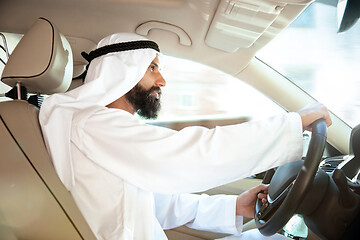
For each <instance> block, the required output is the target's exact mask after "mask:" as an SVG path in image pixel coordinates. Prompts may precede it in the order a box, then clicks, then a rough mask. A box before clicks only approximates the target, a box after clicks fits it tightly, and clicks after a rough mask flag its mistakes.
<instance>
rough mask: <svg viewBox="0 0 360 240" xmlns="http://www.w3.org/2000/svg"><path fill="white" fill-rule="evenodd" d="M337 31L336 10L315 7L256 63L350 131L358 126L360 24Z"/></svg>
mask: <svg viewBox="0 0 360 240" xmlns="http://www.w3.org/2000/svg"><path fill="white" fill-rule="evenodd" d="M337 30H338V29H337V11H336V7H334V6H330V5H325V4H322V3H318V2H315V3H313V4H311V5H310V6H309V7H308V8H307V9H306V10H305V11H304V12H303V13H302V14H301V15H300V16H299V18H298V19H297V20H295V21H294V22H293V23H292V24H291V25H290V26H289V27H288V28H287V29H285V30H284V31H283V32H282V33H281V34H280V35H279V36H277V37H276V38H275V39H273V41H271V42H270V43H269V44H268V45H267V46H266V47H265V48H264V49H262V50H261V51H260V52H259V53H258V54H257V57H258V58H259V59H261V60H262V61H264V62H266V63H268V64H269V65H270V66H272V67H274V68H275V69H277V70H278V71H279V72H281V73H282V74H283V75H285V76H286V77H287V78H289V79H290V80H291V81H293V82H294V83H295V84H297V85H298V86H299V87H301V88H302V89H304V90H305V91H306V92H308V93H309V94H310V95H312V96H313V97H314V98H315V99H316V100H317V101H319V102H322V103H324V104H325V105H326V106H327V107H328V108H329V109H330V110H331V111H332V112H333V113H334V114H336V115H337V116H339V117H340V118H342V119H343V120H344V121H345V122H346V123H347V124H349V125H350V126H352V127H354V126H355V125H357V124H359V123H360V94H359V90H360V23H357V24H356V25H355V26H353V27H352V28H351V29H350V30H348V31H346V32H344V33H337Z"/></svg>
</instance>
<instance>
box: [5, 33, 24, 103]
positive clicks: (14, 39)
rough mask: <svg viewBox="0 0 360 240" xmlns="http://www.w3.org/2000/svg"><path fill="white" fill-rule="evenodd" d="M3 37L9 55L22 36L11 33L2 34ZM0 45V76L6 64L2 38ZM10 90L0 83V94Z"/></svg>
mask: <svg viewBox="0 0 360 240" xmlns="http://www.w3.org/2000/svg"><path fill="white" fill-rule="evenodd" d="M2 34H3V36H4V37H5V39H6V40H5V41H6V43H7V44H6V45H7V48H8V51H9V53H10V54H11V53H12V51H13V50H14V48H15V47H16V45H17V44H18V42H19V41H20V39H21V37H22V35H20V34H13V33H4V32H2ZM0 45H1V48H0V58H1V61H0V75H1V73H2V71H3V69H4V66H5V65H4V63H6V62H7V55H6V53H5V49H6V47H5V43H4V41H3V38H2V37H1V36H0ZM10 89H11V88H10V87H9V86H7V85H6V84H4V83H2V82H0V94H2V93H5V92H7V91H9V90H10ZM1 100H4V98H2V97H1V98H0V101H1Z"/></svg>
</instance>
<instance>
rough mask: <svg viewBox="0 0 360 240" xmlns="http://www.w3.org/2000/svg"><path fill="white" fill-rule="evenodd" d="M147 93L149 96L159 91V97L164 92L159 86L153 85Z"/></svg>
mask: <svg viewBox="0 0 360 240" xmlns="http://www.w3.org/2000/svg"><path fill="white" fill-rule="evenodd" d="M147 93H148V94H147V95H148V96H152V94H153V93H157V94H158V95H159V97H160V96H161V94H162V92H161V88H160V87H157V86H153V87H151V88H150V89H149V90H148V91H147Z"/></svg>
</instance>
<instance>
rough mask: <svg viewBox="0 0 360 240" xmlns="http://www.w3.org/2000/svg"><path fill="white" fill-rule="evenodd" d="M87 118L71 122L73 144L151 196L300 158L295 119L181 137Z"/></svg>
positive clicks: (105, 116) (134, 123)
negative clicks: (155, 193) (151, 194)
mask: <svg viewBox="0 0 360 240" xmlns="http://www.w3.org/2000/svg"><path fill="white" fill-rule="evenodd" d="M86 114H87V113H86V112H82V113H80V114H78V115H77V117H75V119H74V122H73V129H72V142H73V144H75V145H76V146H77V147H78V148H79V149H80V150H81V151H82V152H83V153H85V154H86V156H87V157H88V158H89V159H90V160H91V161H93V162H94V163H96V164H98V165H99V166H101V167H102V168H105V169H106V170H107V171H109V172H111V173H112V174H115V175H116V176H119V177H121V178H122V179H124V180H126V181H128V182H130V183H132V184H134V185H135V186H137V187H139V188H142V189H144V190H147V191H151V192H158V193H166V194H177V193H189V192H198V191H203V190H206V189H208V188H211V187H215V186H219V185H222V184H226V183H229V182H232V181H235V180H238V179H240V178H244V177H247V176H250V175H252V174H255V173H259V172H262V171H264V170H266V169H269V168H272V167H275V166H278V165H281V164H284V163H287V162H290V161H294V160H298V159H300V158H301V153H302V134H301V133H302V126H301V119H300V116H299V115H298V114H297V113H289V114H284V115H278V116H276V117H272V118H269V119H267V120H264V121H254V122H247V123H243V124H238V125H231V126H225V127H216V128H215V129H207V128H203V127H188V128H185V129H183V130H181V131H174V130H170V129H167V128H163V127H157V126H151V125H147V124H143V123H142V122H140V121H138V120H137V119H136V118H135V117H133V116H132V115H131V114H129V113H127V112H125V111H122V110H115V109H107V108H101V109H100V110H98V111H97V112H95V113H94V114H91V115H89V116H87V115H86ZM84 116H86V117H84Z"/></svg>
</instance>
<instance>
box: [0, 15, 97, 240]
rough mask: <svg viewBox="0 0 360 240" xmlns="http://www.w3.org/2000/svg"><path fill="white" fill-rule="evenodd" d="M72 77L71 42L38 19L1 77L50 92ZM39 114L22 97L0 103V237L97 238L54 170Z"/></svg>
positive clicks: (60, 88)
mask: <svg viewBox="0 0 360 240" xmlns="http://www.w3.org/2000/svg"><path fill="white" fill-rule="evenodd" d="M34 51H35V52H34ZM34 54H35V55H34ZM29 59H31V60H29ZM71 77H72V53H71V48H70V45H69V44H68V42H67V41H66V39H65V37H64V36H62V35H61V34H60V33H59V32H58V30H57V29H56V27H55V26H54V25H53V24H52V23H50V22H49V21H48V20H46V19H43V18H40V19H39V20H38V21H37V22H36V23H35V24H34V25H33V26H32V27H31V28H30V30H29V31H28V32H27V33H26V34H25V35H24V37H23V39H22V40H21V41H20V42H19V44H18V46H17V47H16V48H15V49H14V52H13V54H12V55H11V56H10V58H9V61H8V63H7V65H6V66H5V69H4V71H3V74H2V77H1V80H2V81H3V82H5V83H6V84H8V85H10V86H15V85H18V84H21V85H22V86H25V87H26V88H27V89H28V91H29V92H33V93H48V94H50V93H54V92H59V91H60V92H63V91H66V90H67V88H68V87H69V85H70V82H71ZM38 114H39V109H38V108H37V107H36V106H34V105H32V104H29V103H28V102H27V101H26V100H12V101H5V102H0V239H9V240H12V239H37V240H41V239H44V240H45V239H46V240H48V239H59V240H60V239H61V240H63V239H71V240H77V239H89V240H91V239H96V238H95V236H94V234H93V233H92V231H91V230H90V228H89V226H88V224H87V223H86V221H85V219H84V218H83V216H82V214H81V213H80V211H79V209H78V207H77V206H76V204H75V202H74V200H73V198H72V196H71V194H70V193H69V192H68V191H67V189H66V188H65V187H64V185H63V184H62V182H61V181H60V179H59V178H58V176H57V174H56V172H55V169H54V167H53V165H52V162H51V159H50V156H49V154H48V152H47V150H46V147H45V144H44V140H43V137H42V133H41V128H40V125H39V121H38Z"/></svg>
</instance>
